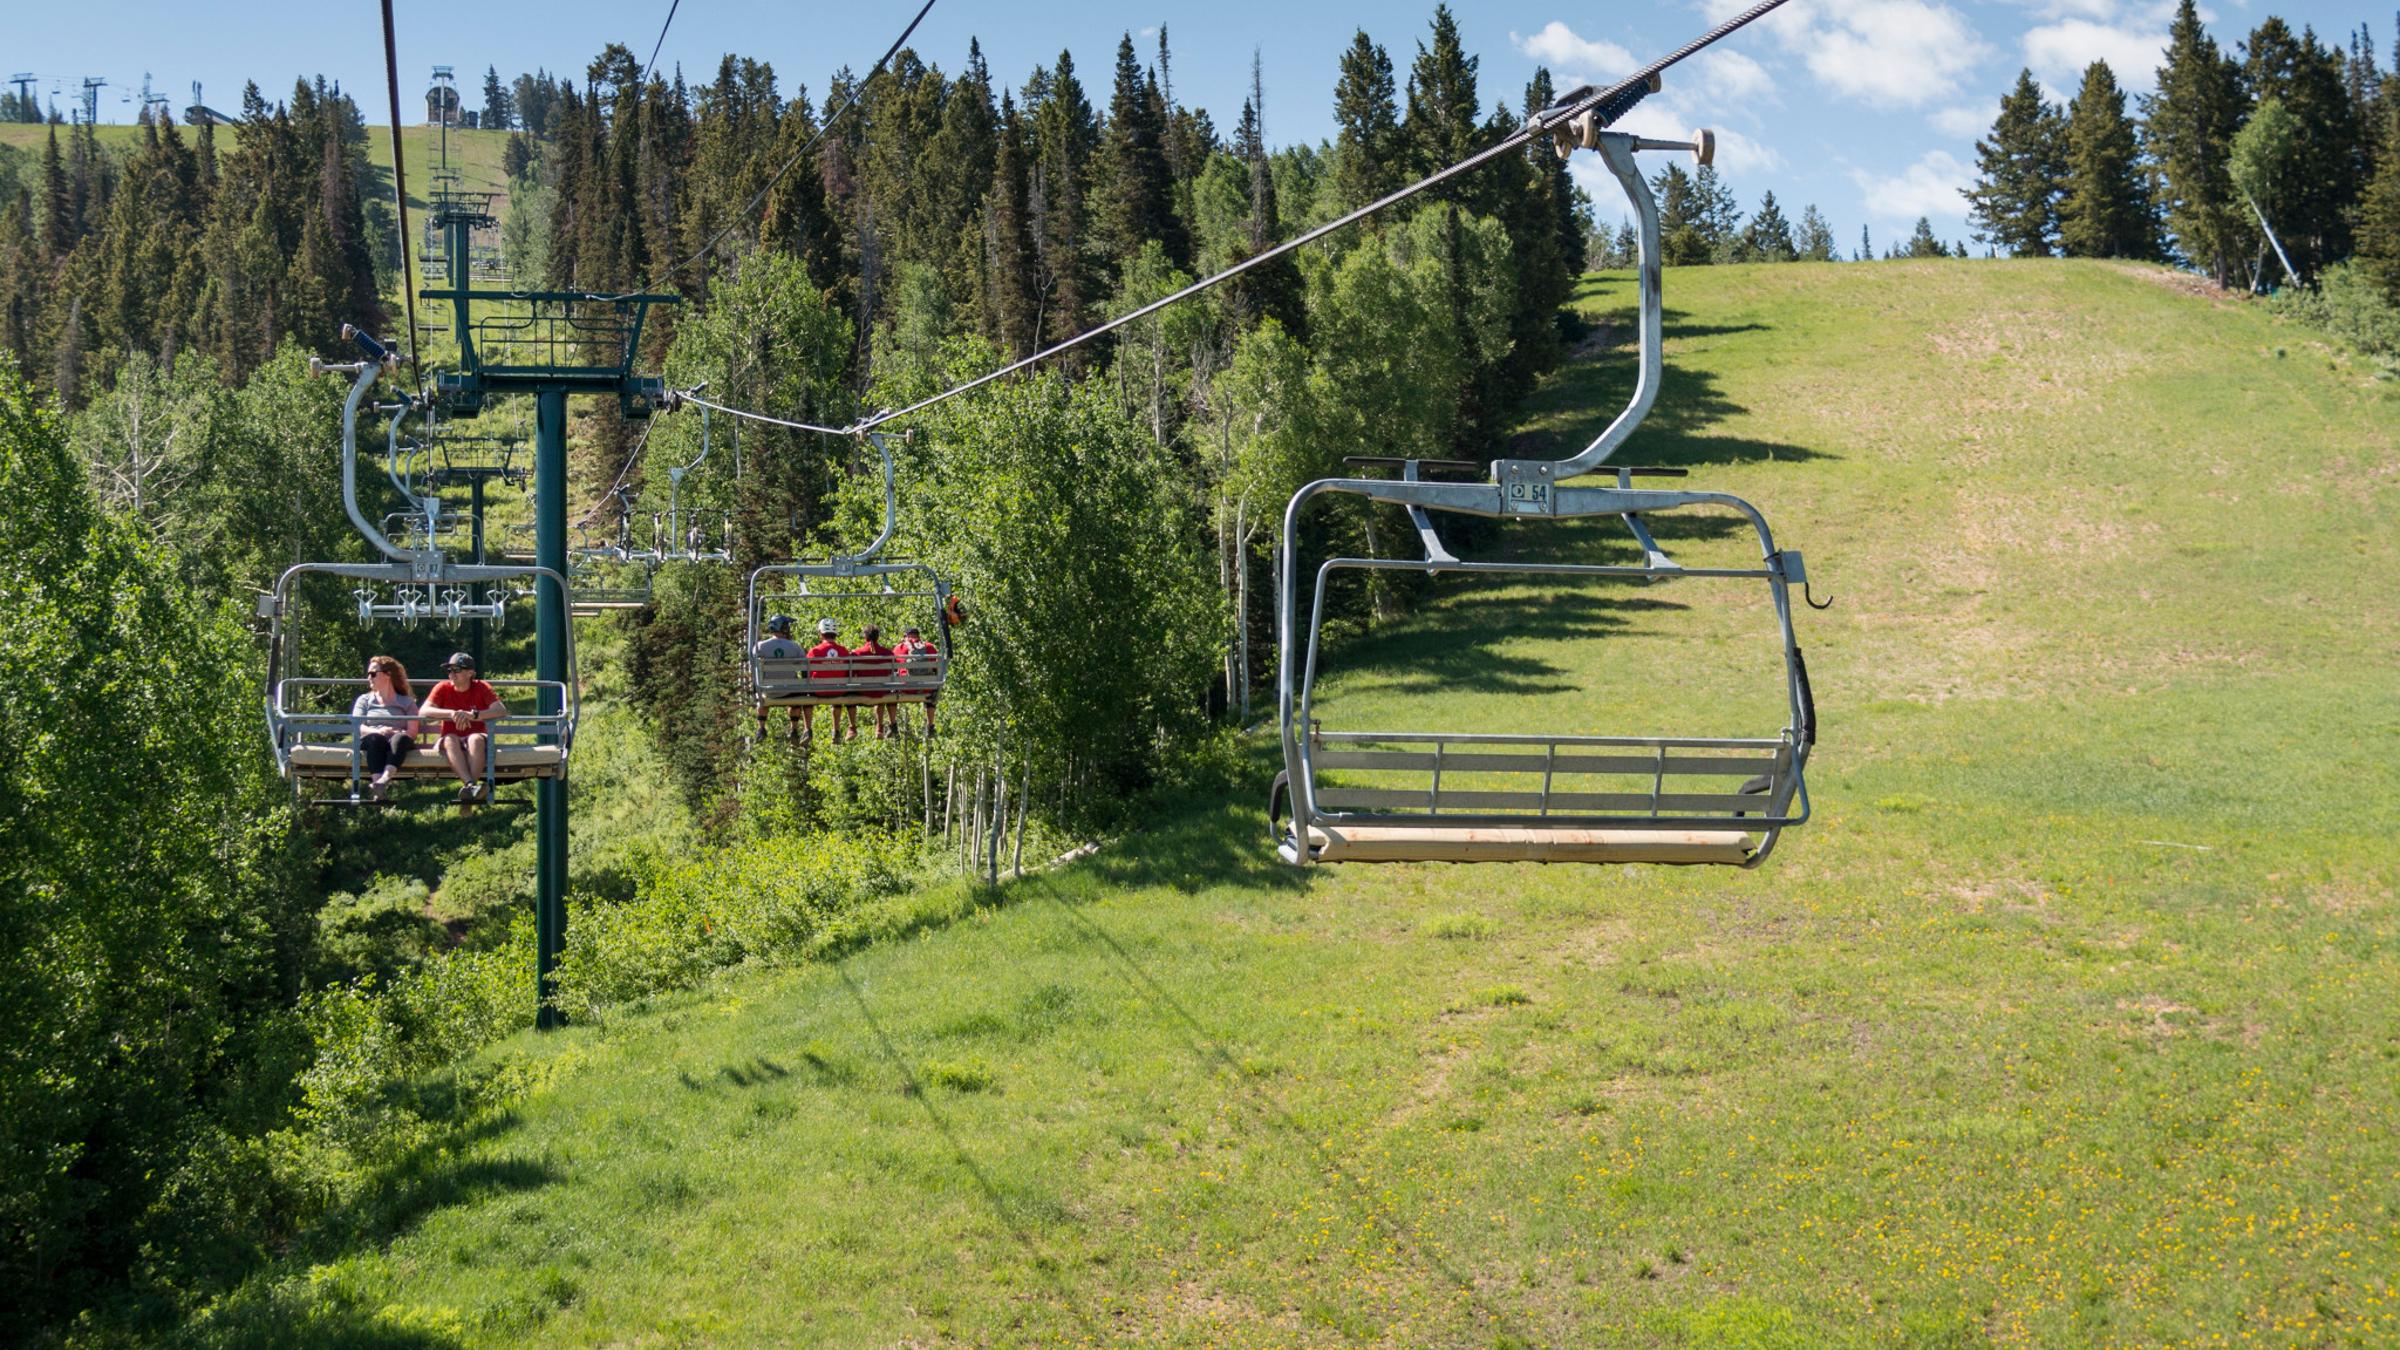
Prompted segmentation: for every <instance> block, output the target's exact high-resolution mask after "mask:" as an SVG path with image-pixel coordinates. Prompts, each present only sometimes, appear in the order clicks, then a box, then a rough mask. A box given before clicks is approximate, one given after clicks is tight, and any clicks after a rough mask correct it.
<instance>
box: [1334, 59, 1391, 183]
mask: <svg viewBox="0 0 2400 1350" xmlns="http://www.w3.org/2000/svg"><path fill="white" fill-rule="evenodd" d="M1333 117H1334V121H1335V122H1336V123H1338V124H1339V125H1340V126H1341V134H1340V136H1339V137H1338V138H1337V139H1336V140H1335V142H1334V145H1335V150H1336V155H1337V160H1336V168H1335V170H1334V188H1335V192H1336V194H1337V195H1338V197H1339V200H1340V205H1341V208H1342V210H1344V211H1354V210H1357V209H1358V208H1359V207H1361V206H1364V205H1366V204H1367V203H1368V202H1371V201H1374V200H1375V199H1376V198H1378V197H1381V196H1383V195H1384V194H1386V193H1388V192H1390V191H1392V190H1393V189H1394V188H1397V187H1399V186H1400V173H1401V169H1402V165H1401V163H1400V155H1399V153H1398V146H1399V139H1400V107H1399V104H1398V102H1396V101H1395V98H1394V93H1393V85H1392V58H1391V57H1390V56H1389V55H1388V54H1386V53H1385V52H1384V50H1383V48H1381V47H1379V46H1377V45H1375V44H1374V43H1373V42H1370V41H1369V40H1368V39H1367V34H1366V30H1365V29H1363V28H1362V29H1360V30H1359V31H1358V33H1357V35H1356V36H1354V37H1352V38H1351V39H1350V46H1349V49H1348V50H1346V51H1344V52H1343V53H1342V76H1341V79H1340V80H1339V81H1337V82H1336V83H1335V85H1334V87H1333Z"/></svg>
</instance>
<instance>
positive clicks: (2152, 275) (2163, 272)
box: [2109, 263, 2250, 307]
mask: <svg viewBox="0 0 2400 1350" xmlns="http://www.w3.org/2000/svg"><path fill="white" fill-rule="evenodd" d="M2109 270H2110V271H2112V272H2122V273H2124V274H2125V275H2126V276H2129V277H2139V278H2141V279H2142V280H2144V281H2147V282H2149V283H2150V284H2151V285H2153V286H2164V287H2166V288H2167V289H2168V290H2170V291H2176V292H2179V293H2181V294H2183V295H2188V296H2192V297H2194V298H2195V299H2200V300H2206V301H2209V302H2210V303H2212V304H2215V305H2218V306H2220V307H2231V306H2233V305H2238V304H2241V303H2243V302H2244V301H2247V300H2248V299H2249V298H2250V297H2249V296H2248V295H2247V294H2245V293H2244V292H2241V291H2233V290H2227V289H2225V288H2223V287H2221V286H2219V285H2217V283H2216V282H2214V281H2211V280H2209V279H2208V278H2207V277H2204V276H2199V275H2196V274H2194V273H2191V272H2178V271H2176V270H2175V269H2174V268H2171V267H2157V266H2143V265H2142V264H2140V263H2113V264H2111V265H2110V267H2109Z"/></svg>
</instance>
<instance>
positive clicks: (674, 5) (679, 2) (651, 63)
mask: <svg viewBox="0 0 2400 1350" xmlns="http://www.w3.org/2000/svg"><path fill="white" fill-rule="evenodd" d="M681 8H683V0H669V3H668V5H667V21H666V22H665V23H662V24H660V25H659V26H658V41H656V42H653V43H651V44H650V59H649V60H647V61H644V62H643V63H642V69H641V73H640V74H638V75H635V76H634V77H633V87H634V88H636V89H639V88H641V87H642V86H643V85H644V84H645V83H647V82H648V81H649V79H650V72H651V71H652V70H655V69H657V67H658V53H659V49H660V48H662V47H665V46H666V45H667V30H668V29H670V28H673V27H674V26H675V11H676V10H679V9H681Z"/></svg>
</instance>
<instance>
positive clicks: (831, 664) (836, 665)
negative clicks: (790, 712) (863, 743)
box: [800, 619, 858, 745]
mask: <svg viewBox="0 0 2400 1350" xmlns="http://www.w3.org/2000/svg"><path fill="white" fill-rule="evenodd" d="M841 631H842V630H841V629H840V628H839V627H838V626H837V625H835V623H834V621H833V620H831V619H819V620H817V645H816V646H814V647H811V648H809V649H808V659H809V660H811V661H814V662H818V663H821V667H822V668H821V669H817V670H812V671H810V672H809V673H808V678H810V679H812V680H838V679H841V678H842V677H843V676H844V675H847V674H848V673H849V672H850V652H849V649H848V648H845V647H844V646H842V644H840V643H838V642H836V641H834V639H835V638H837V637H839V636H841ZM818 697H820V698H831V697H833V695H831V694H821V695H819V696H818ZM844 713H848V714H849V715H850V719H849V720H850V734H851V735H852V736H854V737H855V736H856V735H858V709H856V708H853V707H836V708H834V709H833V710H832V717H833V739H834V743H835V744H837V745H838V744H840V743H841V739H842V714H844ZM800 720H801V725H802V727H803V728H804V729H803V730H802V731H801V733H800V739H801V741H802V742H804V743H805V742H808V741H813V740H815V739H816V738H817V710H816V709H814V708H810V707H805V706H804V707H802V708H801V709H800Z"/></svg>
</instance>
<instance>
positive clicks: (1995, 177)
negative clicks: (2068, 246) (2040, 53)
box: [1910, 70, 2067, 258]
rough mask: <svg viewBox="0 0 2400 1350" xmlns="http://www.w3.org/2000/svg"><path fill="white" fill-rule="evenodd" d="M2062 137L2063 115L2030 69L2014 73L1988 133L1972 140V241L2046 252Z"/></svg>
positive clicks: (2022, 252)
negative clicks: (2012, 85)
mask: <svg viewBox="0 0 2400 1350" xmlns="http://www.w3.org/2000/svg"><path fill="white" fill-rule="evenodd" d="M2065 138H2066V122H2065V119H2064V118H2062V117H2061V116H2060V115H2059V111H2058V109H2057V108H2055V107H2053V106H2051V104H2050V103H2048V102H2047V101H2045V100H2044V99H2043V98H2042V88H2041V86H2040V85H2038V84H2035V83H2034V81H2033V72H2032V71H2031V70H2020V71H2018V72H2017V86H2016V88H2014V89H2011V90H2010V91H2009V92H2008V93H2007V94H2006V95H2004V96H2003V97H2002V98H2001V100H2000V115H1999V117H1998V118H1997V119H1996V120H1995V121H1994V122H1993V123H1992V134H1991V135H1990V136H1989V137H1987V138H1985V139H1983V140H1979V141H1977V142H1975V158H1976V162H1977V165H1978V166H1979V167H1978V173H1977V176H1976V179H1975V186H1974V187H1972V188H1970V189H1968V191H1967V218H1968V219H1970V220H1972V221H1974V222H1975V228H1976V231H1977V233H1976V235H1975V237H1976V239H1978V240H1980V241H1988V242H1991V243H1995V244H1998V245H1999V246H2000V247H2002V248H2004V249H2007V250H2008V251H2009V252H2010V253H2011V254H2013V255H2015V256H2017V257H2020V258H2047V257H2049V256H2050V252H2051V245H2052V244H2053V243H2054V242H2055V241H2056V239H2057V236H2058V209H2059V202H2058V199H2059V192H2060V190H2061V186H2062V185H2061V180H2062V179H2063V178H2064V177H2065V176H2066V170H2067V164H2066V145H2065ZM1910 256H1912V257H1913V256H1916V255H1914V254H1911V255H1910Z"/></svg>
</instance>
